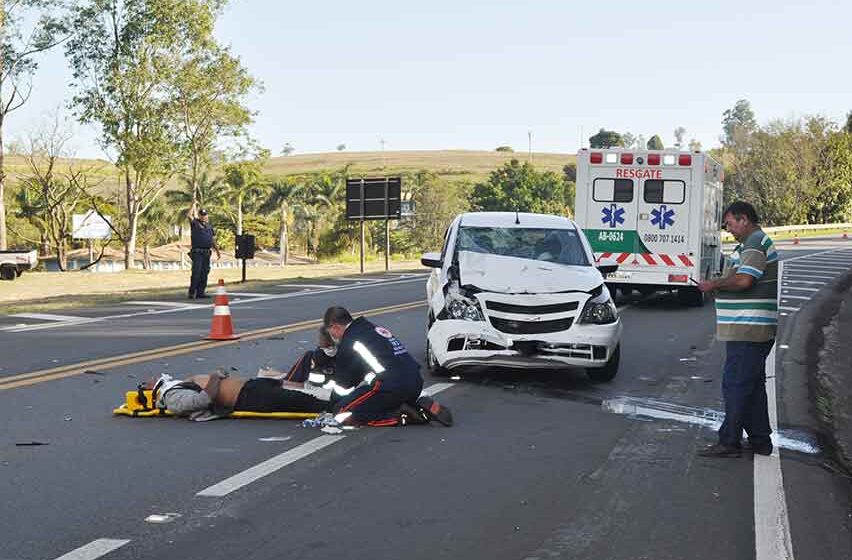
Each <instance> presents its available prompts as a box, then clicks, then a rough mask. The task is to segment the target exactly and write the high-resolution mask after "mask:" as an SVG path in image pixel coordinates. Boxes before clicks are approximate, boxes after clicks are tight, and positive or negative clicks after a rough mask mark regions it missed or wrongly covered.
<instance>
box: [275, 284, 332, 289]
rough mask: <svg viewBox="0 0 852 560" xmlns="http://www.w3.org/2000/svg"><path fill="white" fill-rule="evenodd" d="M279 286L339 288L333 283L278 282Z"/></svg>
mask: <svg viewBox="0 0 852 560" xmlns="http://www.w3.org/2000/svg"><path fill="white" fill-rule="evenodd" d="M277 286H278V287H279V288H321V289H326V288H339V287H340V286H336V285H334V284H278V285H277Z"/></svg>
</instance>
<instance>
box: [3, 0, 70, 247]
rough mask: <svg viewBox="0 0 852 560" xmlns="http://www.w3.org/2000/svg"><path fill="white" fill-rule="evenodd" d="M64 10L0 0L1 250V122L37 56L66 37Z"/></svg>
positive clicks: (25, 90) (51, 3)
mask: <svg viewBox="0 0 852 560" xmlns="http://www.w3.org/2000/svg"><path fill="white" fill-rule="evenodd" d="M64 12H65V0H11V1H6V0H0V49H2V50H0V251H3V250H5V249H6V248H7V246H8V239H7V235H6V204H5V202H4V201H5V196H6V168H5V159H4V156H5V150H4V149H3V134H4V125H5V123H6V118H7V117H8V116H9V113H11V112H12V111H15V110H16V109H20V108H21V107H22V106H23V105H24V104H25V103H26V102H27V100H28V99H29V97H30V93H31V91H32V77H33V74H34V73H35V71H36V70H37V68H38V62H37V61H36V56H37V55H38V54H40V53H43V52H44V51H46V50H48V49H51V48H53V47H55V46H56V45H58V44H59V43H61V42H62V41H64V40H65V39H66V38H67V26H66V25H65V21H64V16H65V14H64Z"/></svg>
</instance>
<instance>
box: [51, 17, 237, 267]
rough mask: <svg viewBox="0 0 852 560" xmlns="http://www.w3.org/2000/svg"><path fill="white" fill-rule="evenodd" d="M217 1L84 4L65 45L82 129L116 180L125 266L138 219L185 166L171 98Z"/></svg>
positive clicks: (208, 34) (205, 36) (207, 35)
mask: <svg viewBox="0 0 852 560" xmlns="http://www.w3.org/2000/svg"><path fill="white" fill-rule="evenodd" d="M222 5H223V2H222V0H86V1H85V2H81V3H80V4H79V5H78V6H77V7H76V9H75V11H74V19H73V27H74V29H75V30H76V33H75V35H74V36H73V37H72V39H71V40H70V41H68V43H67V44H66V56H67V57H68V59H69V61H70V64H71V68H72V72H73V85H74V88H75V89H76V94H75V96H74V98H73V101H72V105H73V106H74V108H75V109H76V110H77V115H78V117H79V119H80V121H81V122H82V123H86V124H95V125H97V126H99V127H100V130H101V143H102V145H103V147H104V148H105V149H106V150H108V151H109V152H110V153H111V154H113V155H114V156H115V163H116V166H117V167H118V168H119V170H120V173H121V180H122V182H123V189H124V200H123V201H122V211H123V216H122V217H121V220H120V222H119V223H118V224H117V226H116V232H117V233H118V234H119V238H120V239H121V241H122V243H123V244H124V260H125V266H126V267H127V268H131V267H132V266H133V264H134V257H135V252H136V237H137V228H138V222H139V219H140V216H141V215H142V214H144V213H145V212H146V211H148V209H149V208H150V207H151V206H152V205H153V204H154V201H155V200H156V199H157V197H158V196H159V195H160V194H162V192H163V191H164V190H165V188H166V186H167V183H168V181H169V179H170V178H171V177H172V176H173V175H175V174H176V173H178V172H179V171H180V170H181V169H184V168H185V165H186V162H187V160H188V154H187V150H186V144H185V141H184V134H183V131H182V129H181V127H180V125H179V122H180V119H181V118H183V117H184V116H185V115H184V114H182V112H181V109H180V105H179V103H178V102H177V99H176V97H175V95H174V92H175V91H177V90H178V89H179V82H180V78H181V68H182V66H179V65H176V61H179V60H185V56H186V55H187V53H194V52H198V51H199V50H202V49H203V48H204V46H205V45H209V44H210V42H211V41H212V40H213V39H212V33H213V27H214V24H215V21H216V15H217V13H218V12H219V11H220V10H221V8H222Z"/></svg>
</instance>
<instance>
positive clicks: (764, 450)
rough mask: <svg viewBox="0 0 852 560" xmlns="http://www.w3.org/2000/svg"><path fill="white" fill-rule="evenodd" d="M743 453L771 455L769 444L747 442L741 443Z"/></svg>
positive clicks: (770, 445)
mask: <svg viewBox="0 0 852 560" xmlns="http://www.w3.org/2000/svg"><path fill="white" fill-rule="evenodd" d="M743 451H748V452H750V453H754V454H756V455H772V444H771V443H760V444H757V445H755V444H753V443H751V442H750V441H749V440H746V441H744V442H743Z"/></svg>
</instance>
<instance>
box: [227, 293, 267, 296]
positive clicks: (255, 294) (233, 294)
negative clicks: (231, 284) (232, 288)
mask: <svg viewBox="0 0 852 560" xmlns="http://www.w3.org/2000/svg"><path fill="white" fill-rule="evenodd" d="M268 295H269V294H261V293H255V292H228V296H236V297H264V296H268Z"/></svg>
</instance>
